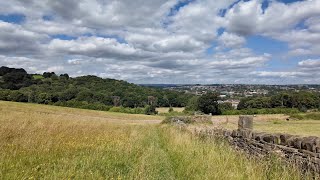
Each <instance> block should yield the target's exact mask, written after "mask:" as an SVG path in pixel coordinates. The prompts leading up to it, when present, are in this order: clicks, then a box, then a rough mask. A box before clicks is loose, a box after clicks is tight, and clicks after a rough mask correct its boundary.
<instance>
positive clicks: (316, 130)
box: [217, 115, 320, 136]
mask: <svg viewBox="0 0 320 180" xmlns="http://www.w3.org/2000/svg"><path fill="white" fill-rule="evenodd" d="M288 117H289V116H285V115H257V116H256V117H254V121H253V129H254V130H255V131H262V132H272V133H289V134H293V135H302V136H320V120H308V119H303V120H293V119H291V120H289V121H286V118H288ZM226 118H228V123H226V122H227V121H226ZM237 121H238V116H224V117H222V118H220V119H219V120H217V122H218V123H220V124H221V125H222V126H223V127H225V128H228V129H236V128H237V127H238V124H237V123H238V122H237Z"/></svg>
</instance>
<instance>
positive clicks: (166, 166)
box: [0, 102, 302, 180]
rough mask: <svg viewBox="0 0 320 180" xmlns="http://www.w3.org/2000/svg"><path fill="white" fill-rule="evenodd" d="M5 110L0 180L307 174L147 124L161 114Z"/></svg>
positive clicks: (1, 108) (6, 106) (0, 126)
mask: <svg viewBox="0 0 320 180" xmlns="http://www.w3.org/2000/svg"><path fill="white" fill-rule="evenodd" d="M0 113H1V117H0V179H219V180H220V179H222V180H223V179H301V178H302V177H301V176H300V173H299V172H298V171H297V170H296V169H295V168H293V167H289V166H285V165H283V164H282V163H280V162H279V161H278V160H276V159H271V160H266V159H254V158H253V159H251V158H248V157H246V156H245V155H244V154H242V153H240V152H236V151H234V150H233V149H232V148H231V147H229V146H228V145H227V144H225V143H224V142H223V141H215V140H212V139H200V138H197V137H195V136H193V135H192V134H190V133H188V132H185V131H180V130H179V129H177V128H175V127H172V126H168V125H160V124H154V123H150V121H154V122H158V121H157V118H159V117H157V116H154V117H153V116H143V115H128V116H127V115H124V114H120V113H106V112H96V111H88V110H79V109H70V108H61V107H51V106H41V105H30V104H27V105H25V104H20V103H8V102H0ZM147 117H148V118H152V117H153V118H155V119H154V120H148V119H144V118H147ZM140 118H141V119H140ZM133 121H135V122H137V123H136V124H132V123H131V122H133ZM116 122H120V123H116ZM128 122H130V123H128ZM138 122H139V123H138Z"/></svg>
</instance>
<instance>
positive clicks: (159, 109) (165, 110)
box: [156, 107, 184, 113]
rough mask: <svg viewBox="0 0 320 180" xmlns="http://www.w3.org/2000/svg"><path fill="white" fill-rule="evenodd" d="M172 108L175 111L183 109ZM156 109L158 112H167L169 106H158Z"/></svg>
mask: <svg viewBox="0 0 320 180" xmlns="http://www.w3.org/2000/svg"><path fill="white" fill-rule="evenodd" d="M172 109H173V111H176V112H182V111H183V110H184V107H174V108H172ZM156 110H157V111H158V112H159V113H167V112H168V111H169V108H168V107H160V108H157V109H156Z"/></svg>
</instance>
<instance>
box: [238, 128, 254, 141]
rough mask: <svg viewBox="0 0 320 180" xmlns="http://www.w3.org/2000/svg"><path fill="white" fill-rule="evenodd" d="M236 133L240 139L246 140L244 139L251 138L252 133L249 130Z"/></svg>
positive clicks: (240, 130)
mask: <svg viewBox="0 0 320 180" xmlns="http://www.w3.org/2000/svg"><path fill="white" fill-rule="evenodd" d="M238 133H239V137H240V138H246V139H251V138H252V131H251V130H250V129H239V130H238Z"/></svg>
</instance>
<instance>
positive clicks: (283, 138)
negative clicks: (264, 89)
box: [280, 134, 293, 145]
mask: <svg viewBox="0 0 320 180" xmlns="http://www.w3.org/2000/svg"><path fill="white" fill-rule="evenodd" d="M292 136H293V135H290V134H280V144H281V145H287V144H288V139H289V138H291V137H292Z"/></svg>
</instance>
